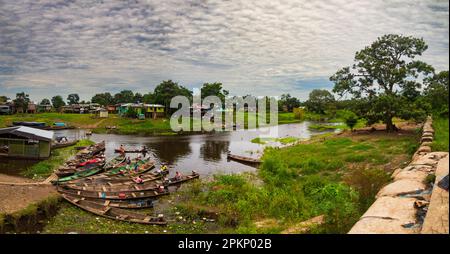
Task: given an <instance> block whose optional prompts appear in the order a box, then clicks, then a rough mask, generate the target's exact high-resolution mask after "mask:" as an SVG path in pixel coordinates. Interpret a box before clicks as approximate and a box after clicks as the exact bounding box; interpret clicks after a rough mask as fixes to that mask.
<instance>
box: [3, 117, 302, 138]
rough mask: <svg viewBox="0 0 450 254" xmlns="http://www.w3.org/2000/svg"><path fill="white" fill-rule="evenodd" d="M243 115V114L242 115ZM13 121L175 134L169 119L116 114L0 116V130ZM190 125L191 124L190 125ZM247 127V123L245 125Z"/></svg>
mask: <svg viewBox="0 0 450 254" xmlns="http://www.w3.org/2000/svg"><path fill="white" fill-rule="evenodd" d="M242 114H244V113H242ZM250 116H251V117H250V119H249V115H248V114H247V113H245V115H244V116H243V117H244V119H245V120H246V121H255V122H256V118H255V116H254V115H250ZM14 121H29V122H45V123H46V124H47V125H53V123H55V122H64V123H66V124H67V125H68V126H74V127H77V128H84V129H92V130H93V132H95V133H116V134H126V135H128V134H137V135H173V134H175V133H174V132H173V131H172V129H171V127H170V119H169V118H158V119H144V120H139V119H131V118H125V117H120V116H118V115H116V114H110V115H109V117H108V118H95V117H94V115H92V114H62V113H39V114H17V115H0V128H4V127H7V126H8V125H11V124H12V123H13V122H14ZM296 122H300V120H299V119H295V117H294V114H293V113H288V112H280V113H279V114H278V123H279V124H286V123H296ZM191 125H192V123H191ZM107 126H115V127H116V129H114V130H108V129H106V127H107ZM245 127H247V122H246V124H245Z"/></svg>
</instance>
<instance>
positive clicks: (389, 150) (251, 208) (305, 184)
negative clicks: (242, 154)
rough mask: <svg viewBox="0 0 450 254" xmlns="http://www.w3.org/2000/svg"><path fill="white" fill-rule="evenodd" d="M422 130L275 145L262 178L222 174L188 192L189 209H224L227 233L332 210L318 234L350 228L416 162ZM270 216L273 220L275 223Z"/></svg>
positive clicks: (185, 206) (263, 229)
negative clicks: (394, 176) (397, 173)
mask: <svg viewBox="0 0 450 254" xmlns="http://www.w3.org/2000/svg"><path fill="white" fill-rule="evenodd" d="M416 138H417V137H416V134H415V133H411V134H409V135H405V134H402V135H397V134H392V135H386V134H385V133H383V134H382V135H351V136H350V135H347V136H344V137H340V136H330V135H328V136H325V137H317V138H314V139H313V140H311V141H309V142H305V143H302V144H299V145H296V146H293V147H289V148H285V149H267V150H266V152H265V154H264V157H263V160H264V162H263V164H262V166H261V168H260V170H259V172H258V174H257V175H254V174H239V175H237V174H236V175H219V176H215V178H214V180H213V181H210V182H200V183H198V184H195V185H192V187H191V188H190V189H188V190H186V191H185V192H183V195H182V196H183V198H182V201H181V203H179V205H178V207H179V209H180V210H183V211H185V213H187V214H190V215H192V214H201V213H205V211H206V212H207V211H210V210H211V211H220V216H219V219H218V224H219V225H220V226H221V228H222V232H238V233H279V232H282V231H283V230H286V229H288V228H290V226H292V225H295V224H296V223H299V222H301V221H304V220H307V219H309V218H312V217H314V216H318V215H322V214H323V215H325V218H326V223H325V224H324V225H322V226H320V227H316V228H314V229H312V230H311V231H310V232H315V233H319V232H320V233H346V232H347V231H348V230H349V228H350V227H351V226H352V225H353V224H354V223H355V222H356V221H357V219H358V218H359V217H360V216H361V215H362V213H364V212H365V211H366V209H367V207H368V206H370V204H371V203H372V202H373V200H374V196H375V194H376V193H377V192H378V190H379V189H380V188H381V187H382V186H383V185H384V184H386V183H387V182H388V181H389V180H390V177H389V174H388V173H389V172H390V171H392V170H394V169H395V168H397V167H399V166H402V165H403V163H406V162H407V161H409V160H410V156H411V154H412V153H413V152H414V150H415V148H416V147H417V144H416V142H417V140H416ZM267 221H269V222H270V223H267Z"/></svg>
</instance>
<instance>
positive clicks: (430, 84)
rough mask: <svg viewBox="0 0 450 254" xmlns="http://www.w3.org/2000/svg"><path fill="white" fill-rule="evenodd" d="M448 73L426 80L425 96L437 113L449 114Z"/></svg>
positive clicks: (443, 72)
mask: <svg viewBox="0 0 450 254" xmlns="http://www.w3.org/2000/svg"><path fill="white" fill-rule="evenodd" d="M448 79H449V78H448V71H441V72H439V73H437V74H435V75H433V76H432V77H429V78H427V79H425V84H426V88H425V91H424V95H425V98H426V101H427V102H428V103H429V104H430V105H431V108H432V110H433V111H434V112H435V113H442V114H448V104H449V80H448Z"/></svg>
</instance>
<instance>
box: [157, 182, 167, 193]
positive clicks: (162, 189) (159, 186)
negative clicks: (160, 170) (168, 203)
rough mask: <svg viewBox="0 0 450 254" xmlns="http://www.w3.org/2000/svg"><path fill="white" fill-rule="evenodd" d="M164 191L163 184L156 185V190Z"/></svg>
mask: <svg viewBox="0 0 450 254" xmlns="http://www.w3.org/2000/svg"><path fill="white" fill-rule="evenodd" d="M164 191H165V188H164V185H162V184H161V185H158V192H159V193H163V192H164Z"/></svg>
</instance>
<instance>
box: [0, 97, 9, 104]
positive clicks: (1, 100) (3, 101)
mask: <svg viewBox="0 0 450 254" xmlns="http://www.w3.org/2000/svg"><path fill="white" fill-rule="evenodd" d="M8 99H9V98H8V97H6V96H4V95H0V103H5V102H7V101H8Z"/></svg>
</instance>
